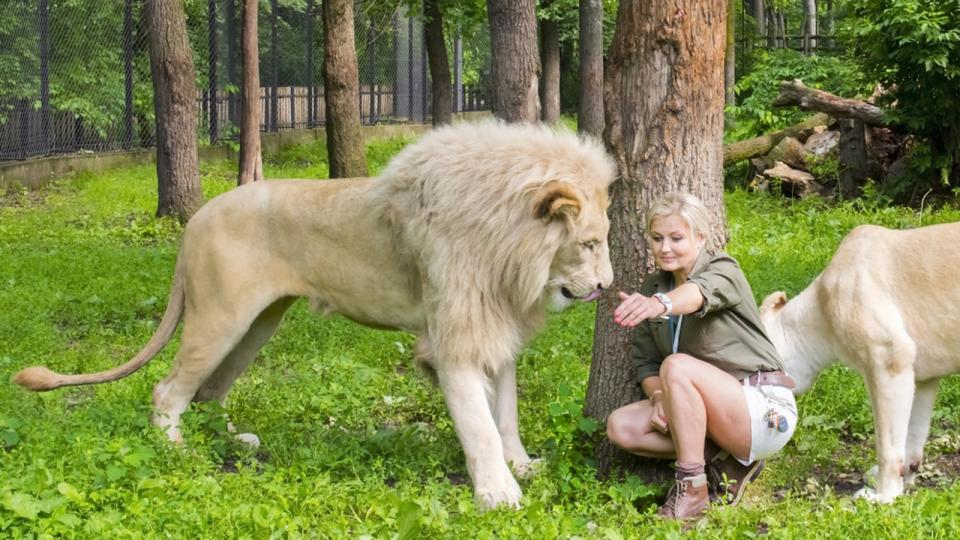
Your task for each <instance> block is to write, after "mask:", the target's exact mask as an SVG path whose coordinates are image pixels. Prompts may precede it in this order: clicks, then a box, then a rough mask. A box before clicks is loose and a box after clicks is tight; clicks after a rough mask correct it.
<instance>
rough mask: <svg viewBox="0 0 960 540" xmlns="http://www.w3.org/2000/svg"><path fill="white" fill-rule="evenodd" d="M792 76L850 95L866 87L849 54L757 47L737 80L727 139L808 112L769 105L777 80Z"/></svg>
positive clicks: (771, 127) (788, 121) (772, 127)
mask: <svg viewBox="0 0 960 540" xmlns="http://www.w3.org/2000/svg"><path fill="white" fill-rule="evenodd" d="M793 79H801V80H802V81H803V82H804V84H806V85H807V86H810V87H812V88H819V89H821V90H825V91H827V92H830V93H833V94H837V95H840V96H844V97H850V98H852V97H857V96H862V95H864V94H866V93H867V92H869V91H870V86H869V84H868V83H867V79H866V77H865V76H864V74H863V72H862V71H861V69H860V67H859V65H858V64H857V63H856V62H854V61H853V60H851V59H850V58H846V57H835V56H805V55H803V54H802V53H799V52H797V51H793V50H790V49H774V50H761V51H758V52H757V55H756V63H755V64H754V66H753V69H752V70H751V71H750V72H749V73H747V74H746V75H744V76H743V77H741V78H740V80H739V81H737V86H736V92H737V95H738V96H739V97H740V98H739V99H738V102H739V105H737V106H736V107H732V108H731V109H730V111H729V112H730V113H732V114H733V118H734V124H733V126H734V127H733V129H732V130H731V131H730V132H729V133H727V139H729V140H734V141H737V140H742V139H748V138H750V137H756V136H758V135H760V134H763V133H767V132H769V131H774V130H778V129H783V128H785V127H787V126H790V125H793V124H796V123H797V122H799V121H800V120H801V119H803V117H804V116H806V115H807V114H808V113H806V112H803V111H800V110H798V109H795V108H782V109H779V108H778V109H774V108H772V107H771V105H770V104H771V103H772V102H773V100H774V99H775V98H776V97H777V94H778V93H779V92H780V81H784V80H793Z"/></svg>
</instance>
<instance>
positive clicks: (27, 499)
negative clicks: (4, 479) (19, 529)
mask: <svg viewBox="0 0 960 540" xmlns="http://www.w3.org/2000/svg"><path fill="white" fill-rule="evenodd" d="M3 507H4V508H6V509H7V510H10V511H11V512H13V513H14V514H16V515H18V516H20V517H22V518H24V519H28V520H30V521H34V520H36V519H37V513H39V512H40V503H39V502H38V501H37V499H35V498H34V497H32V496H31V495H28V494H26V493H16V492H8V493H5V494H4V496H3Z"/></svg>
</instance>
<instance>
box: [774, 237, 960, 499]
mask: <svg viewBox="0 0 960 540" xmlns="http://www.w3.org/2000/svg"><path fill="white" fill-rule="evenodd" d="M958 238H960V223H949V224H943V225H932V226H929V227H921V228H918V229H910V230H891V229H885V228H883V227H877V226H873V225H862V226H860V227H857V228H856V229H854V230H853V231H852V232H851V233H850V234H849V235H847V237H846V238H845V239H844V240H843V243H841V244H840V247H839V248H837V252H836V254H834V256H833V260H831V261H830V265H829V266H827V268H826V269H825V270H824V271H823V273H822V274H820V275H819V276H818V277H817V278H816V279H815V280H814V281H813V283H811V284H810V286H809V287H807V288H806V289H804V291H803V292H801V293H800V294H799V295H797V297H796V298H794V299H793V300H791V301H790V302H789V303H788V302H787V296H786V294H784V293H783V292H775V293H773V294H771V295H769V296H767V297H766V298H765V299H764V301H763V307H762V308H761V320H762V321H763V324H764V326H765V327H766V329H767V334H768V335H769V336H770V339H771V340H772V341H773V343H774V345H776V347H777V350H778V351H779V352H780V355H781V356H782V357H783V361H784V365H785V366H786V369H787V371H789V372H790V374H791V375H793V377H794V378H795V379H796V381H797V387H796V389H795V390H794V392H795V393H800V392H804V391H806V390H807V389H808V388H809V387H810V385H812V384H813V381H814V380H815V379H816V378H817V376H818V375H819V374H820V372H821V371H822V370H823V369H824V368H825V367H827V366H829V365H830V364H832V363H833V362H835V361H836V360H840V361H842V362H844V363H845V364H847V365H849V366H850V367H852V368H853V369H855V370H857V371H858V372H860V374H861V375H863V379H864V382H865V383H866V387H867V392H868V393H869V394H870V403H871V405H872V406H873V423H874V427H875V429H876V437H877V440H876V449H877V460H878V462H879V464H878V465H879V466H878V469H877V489H876V490H875V491H874V490H872V489H870V488H864V489H862V490H860V491H859V492H858V493H857V495H858V496H863V497H867V498H870V499H874V500H878V501H882V502H891V501H893V500H894V499H895V498H896V497H897V496H899V495H900V494H901V493H903V489H904V485H909V484H911V483H913V481H914V477H915V476H916V473H917V470H918V469H919V468H920V464H921V462H922V461H923V445H924V443H925V442H926V440H927V435H928V433H929V431H930V417H931V415H932V413H933V402H934V398H936V395H937V387H938V385H939V382H940V379H941V378H942V377H944V376H946V375H950V374H951V373H958V372H960V332H958V328H960V316H958V314H957V306H958V305H960V285H958V284H957V282H956V281H954V280H953V272H956V271H957V268H958V267H960V246H958V244H957V239H958Z"/></svg>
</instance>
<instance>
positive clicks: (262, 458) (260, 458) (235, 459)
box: [220, 452, 270, 474]
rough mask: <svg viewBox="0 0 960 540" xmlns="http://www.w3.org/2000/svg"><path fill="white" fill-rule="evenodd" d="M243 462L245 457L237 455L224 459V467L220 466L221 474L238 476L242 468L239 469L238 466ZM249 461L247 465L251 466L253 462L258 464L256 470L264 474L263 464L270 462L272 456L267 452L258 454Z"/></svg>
mask: <svg viewBox="0 0 960 540" xmlns="http://www.w3.org/2000/svg"><path fill="white" fill-rule="evenodd" d="M241 461H243V456H238V455H237V454H231V455H229V456H227V457H225V458H223V465H221V466H220V472H224V473H227V474H236V473H237V472H239V471H240V467H238V466H237V464H238V463H240V462H241ZM247 461H248V463H247V465H250V463H251V462H252V463H255V464H256V465H255V466H254V469H255V470H256V471H257V473H258V474H259V473H261V472H263V464H264V463H268V462H269V461H270V454H267V453H266V452H257V453H256V454H254V455H253V459H252V460H247Z"/></svg>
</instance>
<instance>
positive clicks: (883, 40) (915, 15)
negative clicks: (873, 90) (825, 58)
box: [842, 0, 960, 184]
mask: <svg viewBox="0 0 960 540" xmlns="http://www.w3.org/2000/svg"><path fill="white" fill-rule="evenodd" d="M851 7H852V8H853V10H854V14H855V15H856V17H854V18H852V19H850V21H849V22H848V24H847V25H845V26H844V28H843V32H842V34H843V36H845V38H846V39H847V40H849V41H850V42H851V43H852V44H853V50H854V51H855V52H856V53H857V55H858V57H860V58H862V60H863V62H864V69H865V70H866V72H867V73H868V74H869V75H870V76H871V77H873V78H875V80H877V81H878V82H880V83H881V84H883V85H884V86H885V87H886V88H887V89H888V90H889V93H888V94H887V95H886V96H885V99H884V101H885V102H886V103H887V104H892V103H896V106H891V107H889V108H888V112H889V115H890V118H891V119H892V120H893V121H895V122H898V123H900V124H902V125H904V126H906V127H907V128H908V129H909V130H910V131H911V132H912V133H915V134H918V135H921V136H923V137H925V138H926V139H927V140H928V141H929V143H930V147H931V150H932V152H933V153H932V159H927V158H924V159H919V160H915V161H916V162H917V163H918V164H919V165H920V167H921V168H924V167H925V168H928V169H932V170H939V171H940V178H941V181H942V182H943V183H944V184H949V181H950V179H951V176H952V180H953V182H957V181H958V180H960V93H958V92H957V88H958V85H960V0H854V1H853V2H852V6H851ZM951 171H952V173H951Z"/></svg>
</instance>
